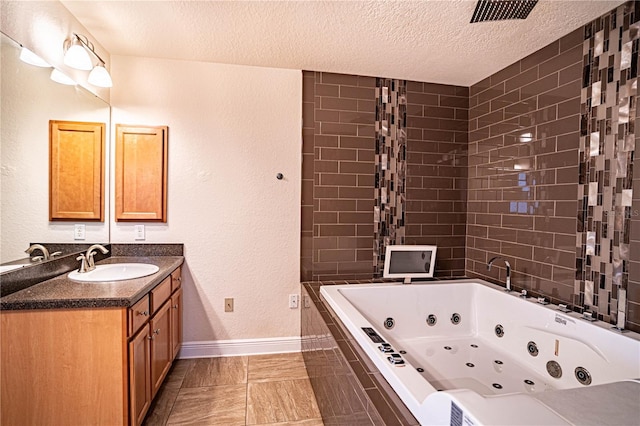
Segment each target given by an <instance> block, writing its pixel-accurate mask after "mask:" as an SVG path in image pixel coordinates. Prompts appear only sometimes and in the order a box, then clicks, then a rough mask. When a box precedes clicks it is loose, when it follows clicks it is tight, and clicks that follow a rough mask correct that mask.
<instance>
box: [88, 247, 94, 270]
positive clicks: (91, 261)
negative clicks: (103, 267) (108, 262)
mask: <svg viewBox="0 0 640 426" xmlns="http://www.w3.org/2000/svg"><path fill="white" fill-rule="evenodd" d="M95 255H96V252H95V251H91V252H89V254H88V255H87V261H88V262H89V270H91V269H93V268H95V267H96V261H95V260H94V259H93V256H95Z"/></svg>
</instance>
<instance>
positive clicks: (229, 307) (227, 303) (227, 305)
mask: <svg viewBox="0 0 640 426" xmlns="http://www.w3.org/2000/svg"><path fill="white" fill-rule="evenodd" d="M224 311H225V312H233V297H226V298H225V299H224Z"/></svg>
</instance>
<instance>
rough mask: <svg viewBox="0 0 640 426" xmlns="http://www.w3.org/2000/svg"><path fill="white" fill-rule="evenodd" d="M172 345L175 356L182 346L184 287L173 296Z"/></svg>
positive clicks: (173, 355)
mask: <svg viewBox="0 0 640 426" xmlns="http://www.w3.org/2000/svg"><path fill="white" fill-rule="evenodd" d="M171 346H172V347H173V353H172V357H173V358H175V357H176V356H178V352H180V348H181V347H182V288H179V289H178V290H177V291H176V292H175V293H173V295H172V296H171Z"/></svg>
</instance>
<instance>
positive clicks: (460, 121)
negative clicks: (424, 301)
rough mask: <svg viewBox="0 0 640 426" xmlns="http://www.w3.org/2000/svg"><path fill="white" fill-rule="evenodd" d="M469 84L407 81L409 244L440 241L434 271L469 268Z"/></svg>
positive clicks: (455, 273) (449, 272) (453, 273)
mask: <svg viewBox="0 0 640 426" xmlns="http://www.w3.org/2000/svg"><path fill="white" fill-rule="evenodd" d="M468 114H469V88H467V87H459V86H446V85H441V84H430V83H420V82H414V81H409V82H407V120H406V121H407V182H406V186H407V194H406V199H407V202H406V204H407V205H406V211H407V213H406V229H405V236H406V238H405V241H406V244H435V245H437V246H438V253H437V259H436V271H435V275H436V276H440V277H444V276H462V275H464V268H465V233H466V229H465V228H466V212H467V206H466V200H467V143H468V118H469V117H468Z"/></svg>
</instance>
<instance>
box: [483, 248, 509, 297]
mask: <svg viewBox="0 0 640 426" xmlns="http://www.w3.org/2000/svg"><path fill="white" fill-rule="evenodd" d="M498 259H501V260H503V261H504V264H505V265H506V267H507V282H506V287H505V289H504V291H511V264H510V263H509V261H508V260H507V259H505V258H503V257H500V256H496V257H493V258H491V260H490V261H489V262H488V263H487V271H490V270H491V265H493V262H494V261H496V260H498Z"/></svg>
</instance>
